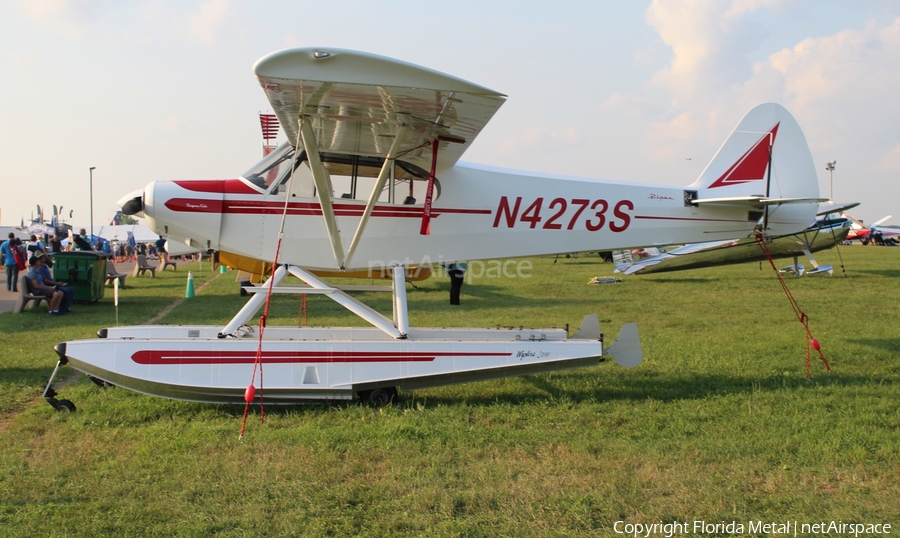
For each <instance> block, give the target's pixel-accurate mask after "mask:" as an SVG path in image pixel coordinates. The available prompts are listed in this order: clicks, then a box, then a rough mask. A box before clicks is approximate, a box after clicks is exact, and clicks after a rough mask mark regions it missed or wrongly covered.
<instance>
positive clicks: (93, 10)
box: [16, 0, 105, 38]
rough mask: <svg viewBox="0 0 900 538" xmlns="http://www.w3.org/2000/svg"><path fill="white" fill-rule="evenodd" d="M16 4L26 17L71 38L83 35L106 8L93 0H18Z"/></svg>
mask: <svg viewBox="0 0 900 538" xmlns="http://www.w3.org/2000/svg"><path fill="white" fill-rule="evenodd" d="M16 5H17V6H18V8H19V10H20V11H21V12H22V13H24V14H25V16H26V17H28V18H30V19H34V20H36V21H38V22H40V23H41V24H43V25H45V26H47V27H49V28H50V29H52V30H55V31H58V32H61V33H62V34H64V35H66V36H68V37H71V38H80V37H82V36H83V35H84V31H85V26H87V24H88V23H90V22H91V20H93V19H95V18H96V17H97V16H98V15H99V14H100V13H101V12H102V11H103V10H104V8H105V5H104V3H98V2H92V1H91V0H18V1H17V2H16Z"/></svg>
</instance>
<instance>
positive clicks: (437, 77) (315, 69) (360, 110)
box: [253, 49, 506, 170]
mask: <svg viewBox="0 0 900 538" xmlns="http://www.w3.org/2000/svg"><path fill="white" fill-rule="evenodd" d="M253 69H254V73H255V74H256V76H257V78H258V79H259V82H260V85H261V86H262V88H263V90H264V91H265V92H266V97H267V98H268V99H269V103H270V104H271V105H272V108H273V110H274V112H275V114H276V115H277V116H278V120H279V122H280V123H281V125H282V127H283V129H284V132H285V135H286V136H287V137H288V140H289V141H290V142H291V143H292V144H296V141H297V137H298V120H299V118H300V116H301V115H303V116H306V118H307V119H308V121H309V122H310V124H311V125H312V128H313V132H314V133H315V137H316V141H317V143H318V147H319V151H321V152H322V153H331V154H347V155H359V156H371V157H385V156H386V155H387V153H388V151H389V149H390V148H391V146H392V144H393V143H394V138H396V136H397V135H398V133H402V134H401V136H402V140H401V142H400V146H399V148H400V149H399V156H398V158H399V159H400V160H403V161H405V162H408V163H412V164H414V165H416V166H419V167H421V168H423V169H428V168H430V167H431V155H432V148H431V142H432V141H434V140H438V141H439V144H440V146H439V148H438V164H437V168H438V169H439V170H440V169H444V168H447V167H450V166H453V164H454V163H456V161H457V160H458V159H459V157H460V156H461V155H462V154H463V153H464V152H465V150H466V148H468V147H469V145H470V144H471V143H472V141H473V140H474V139H475V137H476V136H477V135H478V133H479V132H481V129H482V128H484V126H485V125H486V124H487V122H488V120H490V118H491V117H492V116H493V115H494V113H495V112H496V111H497V109H498V108H500V105H502V104H503V102H504V101H505V98H506V97H505V96H504V95H503V94H500V93H498V92H495V91H492V90H489V89H487V88H484V87H481V86H478V85H475V84H472V83H470V82H467V81H465V80H462V79H458V78H455V77H451V76H449V75H445V74H443V73H439V72H437V71H432V70H430V69H427V68H424V67H420V66H417V65H414V64H409V63H406V62H402V61H399V60H394V59H391V58H385V57H382V56H376V55H372V54H366V53H362V52H356V51H348V50H341V49H292V50H286V51H281V52H276V53H273V54H270V55H268V56H266V57H264V58H262V59H261V60H259V61H258V62H257V63H256V65H255V66H254V68H253ZM401 126H402V127H404V129H402V131H401Z"/></svg>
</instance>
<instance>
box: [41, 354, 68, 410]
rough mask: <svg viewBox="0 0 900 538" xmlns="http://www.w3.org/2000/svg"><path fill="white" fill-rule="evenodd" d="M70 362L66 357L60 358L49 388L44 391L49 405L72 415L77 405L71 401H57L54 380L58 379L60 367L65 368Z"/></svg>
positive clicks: (51, 376) (48, 383)
mask: <svg viewBox="0 0 900 538" xmlns="http://www.w3.org/2000/svg"><path fill="white" fill-rule="evenodd" d="M68 362H69V360H68V359H67V358H66V357H65V356H61V357H60V358H59V361H58V362H57V363H56V367H55V368H54V369H53V373H52V374H50V380H49V381H47V387H46V388H45V389H44V399H46V400H47V403H48V404H50V405H51V406H52V407H53V409H55V410H57V411H66V412H70V413H71V412H74V411H75V404H73V403H72V402H70V401H69V400H57V399H56V391H55V390H53V379H54V378H55V377H56V372H57V371H58V370H59V367H60V366H64V365H65V364H66V363H68Z"/></svg>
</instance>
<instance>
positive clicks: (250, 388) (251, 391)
mask: <svg viewBox="0 0 900 538" xmlns="http://www.w3.org/2000/svg"><path fill="white" fill-rule="evenodd" d="M302 132H303V130H302V129H297V143H296V145H294V148H295V149H294V159H293V161H292V162H291V175H290V177H289V178H288V189H287V193H286V194H285V197H284V209H283V210H282V212H281V227H280V228H279V229H278V241H277V242H276V243H275V258H274V259H273V260H272V274H271V276H270V277H269V289H268V291H267V292H266V306H265V308H264V309H263V313H262V316H260V317H259V341H258V343H257V346H256V359H255V360H254V361H253V374H252V375H251V376H250V384H249V385H247V388H246V389H245V390H244V418H243V419H242V420H241V435H240V437H239V438H238V440H241V439H243V438H244V428H245V427H246V425H247V414H248V413H249V412H250V403H251V402H253V400H254V399H256V386H255V385H254V382H255V381H256V371H257V370H259V422H260V424H262V423H264V422H265V418H266V412H265V408H264V407H263V368H262V345H263V332H265V330H266V319H268V317H269V305H270V304H271V303H272V288H273V287H274V286H275V272H276V271H277V270H278V255H279V254H280V253H281V239H282V238H283V237H284V223H285V221H286V220H287V211H288V207H289V206H290V200H291V194H292V193H293V189H294V170H296V169H297V158H298V157H299V156H300V151H298V150H297V149H296V148H299V147H300V140H301V136H302Z"/></svg>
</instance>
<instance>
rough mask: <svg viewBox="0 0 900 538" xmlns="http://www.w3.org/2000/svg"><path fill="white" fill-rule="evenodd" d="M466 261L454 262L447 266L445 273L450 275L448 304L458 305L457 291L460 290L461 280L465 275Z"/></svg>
mask: <svg viewBox="0 0 900 538" xmlns="http://www.w3.org/2000/svg"><path fill="white" fill-rule="evenodd" d="M467 268H468V265H467V264H466V262H455V263H451V264H450V265H448V266H447V275H449V276H450V304H451V305H459V292H460V290H462V285H463V280H464V277H465V276H466V269H467Z"/></svg>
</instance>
